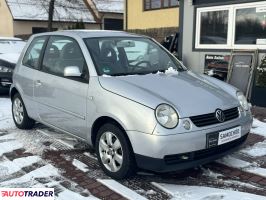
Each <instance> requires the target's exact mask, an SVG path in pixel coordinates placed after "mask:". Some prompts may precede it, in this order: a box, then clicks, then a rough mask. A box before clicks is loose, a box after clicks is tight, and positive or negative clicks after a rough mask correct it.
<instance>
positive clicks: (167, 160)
mask: <svg viewBox="0 0 266 200" xmlns="http://www.w3.org/2000/svg"><path fill="white" fill-rule="evenodd" d="M247 136H248V134H246V135H244V136H242V137H241V138H240V139H238V140H235V141H233V142H230V143H227V144H224V145H220V146H217V147H213V148H210V149H203V150H199V151H194V152H187V153H182V154H175V155H168V156H165V157H164V159H157V158H151V157H147V156H142V155H139V154H135V159H136V162H137V165H138V167H139V168H141V169H147V170H151V171H154V172H171V171H177V170H184V169H189V168H193V167H195V166H199V165H203V164H206V163H209V162H212V161H214V160H217V159H219V158H221V157H223V156H225V155H227V154H229V153H231V152H233V151H235V150H237V149H238V148H239V147H240V146H241V145H242V144H243V143H244V142H245V141H246V139H247ZM184 158H186V159H184Z"/></svg>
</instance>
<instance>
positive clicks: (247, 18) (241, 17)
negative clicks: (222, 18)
mask: <svg viewBox="0 0 266 200" xmlns="http://www.w3.org/2000/svg"><path fill="white" fill-rule="evenodd" d="M265 8H266V7H265ZM235 26H236V28H235V29H236V34H235V44H259V43H260V42H263V41H262V40H263V39H266V9H265V10H264V12H260V8H244V9H237V10H236V25H235ZM261 39H262V40H261ZM265 42H266V40H265Z"/></svg>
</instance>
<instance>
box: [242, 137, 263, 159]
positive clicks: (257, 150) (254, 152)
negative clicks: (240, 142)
mask: <svg viewBox="0 0 266 200" xmlns="http://www.w3.org/2000/svg"><path fill="white" fill-rule="evenodd" d="M241 152H242V153H244V154H247V155H249V156H252V157H260V156H266V140H265V141H263V142H259V143H257V144H255V145H253V146H251V147H247V148H245V149H242V150H241Z"/></svg>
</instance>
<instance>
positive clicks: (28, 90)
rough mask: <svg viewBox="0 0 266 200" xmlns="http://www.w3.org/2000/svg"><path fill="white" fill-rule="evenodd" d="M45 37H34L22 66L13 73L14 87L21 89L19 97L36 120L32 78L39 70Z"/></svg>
mask: <svg viewBox="0 0 266 200" xmlns="http://www.w3.org/2000/svg"><path fill="white" fill-rule="evenodd" d="M47 38H48V37H46V36H38V37H35V38H34V39H33V40H32V41H31V43H30V45H29V46H28V48H27V51H26V53H25V54H24V57H23V60H22V64H21V66H20V67H18V68H17V70H19V72H17V73H15V74H14V75H15V76H16V78H15V80H17V81H16V84H18V85H16V87H17V88H19V89H21V90H20V92H21V95H22V98H23V101H24V103H25V106H26V108H30V109H28V110H27V111H28V115H29V116H30V117H31V118H33V119H38V113H37V110H38V109H37V105H36V102H35V101H34V77H35V74H36V73H37V72H38V70H39V63H40V57H41V54H42V51H43V49H44V46H45V44H46V42H47Z"/></svg>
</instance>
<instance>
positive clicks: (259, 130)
mask: <svg viewBox="0 0 266 200" xmlns="http://www.w3.org/2000/svg"><path fill="white" fill-rule="evenodd" d="M251 132H252V133H255V134H257V135H261V136H264V137H266V123H264V122H261V121H259V120H257V119H254V120H253V124H252V129H251Z"/></svg>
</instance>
